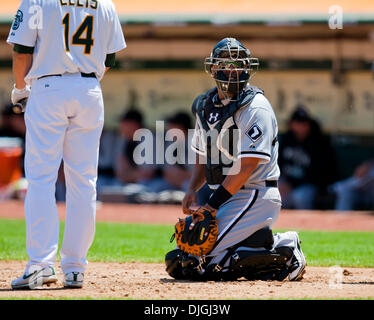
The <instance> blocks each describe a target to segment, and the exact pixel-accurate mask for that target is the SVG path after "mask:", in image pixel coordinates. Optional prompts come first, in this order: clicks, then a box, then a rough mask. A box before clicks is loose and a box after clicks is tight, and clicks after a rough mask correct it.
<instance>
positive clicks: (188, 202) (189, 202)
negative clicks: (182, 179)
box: [182, 190, 197, 215]
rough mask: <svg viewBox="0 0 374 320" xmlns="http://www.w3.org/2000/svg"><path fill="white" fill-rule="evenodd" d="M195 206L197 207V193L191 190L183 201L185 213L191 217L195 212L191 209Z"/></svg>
mask: <svg viewBox="0 0 374 320" xmlns="http://www.w3.org/2000/svg"><path fill="white" fill-rule="evenodd" d="M193 206H197V192H194V191H191V190H189V191H187V192H186V194H185V196H184V198H183V201H182V209H183V213H184V214H186V215H191V214H192V212H193V210H192V208H191V207H193Z"/></svg>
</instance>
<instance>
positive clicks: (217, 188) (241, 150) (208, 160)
mask: <svg viewBox="0 0 374 320" xmlns="http://www.w3.org/2000/svg"><path fill="white" fill-rule="evenodd" d="M258 66H259V62H258V59H257V58H253V57H251V53H250V51H249V50H248V49H247V48H246V47H244V45H243V44H242V43H240V42H239V41H238V40H236V39H234V38H225V39H223V40H221V41H220V42H218V43H217V44H216V46H215V47H214V48H213V51H212V53H211V55H210V56H209V57H208V58H206V59H205V70H206V72H207V73H208V74H209V75H210V76H212V78H213V79H214V80H215V82H216V86H215V87H214V88H212V89H210V90H208V91H207V92H205V93H204V94H202V95H200V96H198V97H197V98H196V99H195V101H194V102H193V105H192V112H193V114H194V115H195V118H196V125H195V132H194V136H193V139H192V144H191V146H192V149H193V150H194V151H195V152H196V154H197V161H196V164H195V166H194V171H193V175H192V178H191V181H190V184H189V188H188V191H187V192H186V195H185V197H184V199H183V203H182V206H183V212H184V213H185V214H186V215H188V217H187V218H186V219H180V220H179V222H177V224H176V225H175V233H174V236H175V239H176V242H177V248H176V249H175V250H172V251H170V252H168V253H167V254H166V257H165V263H166V271H167V272H168V274H169V275H170V276H171V277H173V278H175V279H187V280H235V279H238V278H241V277H245V278H247V279H250V280H279V281H283V280H284V279H286V278H288V279H289V280H291V281H297V280H301V279H302V277H303V274H304V272H305V266H306V260H305V257H304V254H303V252H302V250H301V247H300V239H299V237H298V234H297V232H285V233H278V234H275V235H273V232H272V226H273V225H274V223H275V222H276V220H277V218H278V214H279V212H280V209H281V198H280V194H279V190H278V184H277V181H278V178H279V175H280V170H279V167H278V164H277V159H278V141H277V135H278V125H277V120H276V117H275V114H274V111H273V109H272V107H271V104H270V103H269V101H268V100H267V99H266V98H265V96H264V92H263V91H262V90H261V89H259V88H257V87H254V86H251V85H250V84H249V80H250V79H251V77H252V76H253V75H254V73H255V72H256V71H257V69H258ZM205 183H207V184H208V185H209V187H210V189H212V190H213V191H214V192H213V193H212V195H211V197H210V198H209V200H208V202H207V203H206V204H205V205H204V206H202V207H200V208H199V209H198V210H191V207H192V205H193V204H194V203H195V202H196V198H197V192H198V190H199V189H200V188H201V187H202V186H203V185H204V184H205Z"/></svg>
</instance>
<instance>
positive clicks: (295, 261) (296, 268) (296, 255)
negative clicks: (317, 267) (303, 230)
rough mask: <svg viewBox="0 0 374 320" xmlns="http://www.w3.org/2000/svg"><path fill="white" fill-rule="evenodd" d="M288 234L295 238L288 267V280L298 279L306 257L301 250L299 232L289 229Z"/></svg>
mask: <svg viewBox="0 0 374 320" xmlns="http://www.w3.org/2000/svg"><path fill="white" fill-rule="evenodd" d="M289 234H290V236H291V237H292V238H294V239H295V243H296V247H295V249H294V250H293V257H292V259H291V266H290V269H291V270H292V271H291V272H290V274H289V275H288V279H289V280H290V281H300V280H301V279H302V278H303V276H304V273H305V266H306V259H305V256H304V253H303V251H302V250H301V247H300V244H301V241H300V239H299V234H298V233H297V232H296V231H290V232H289Z"/></svg>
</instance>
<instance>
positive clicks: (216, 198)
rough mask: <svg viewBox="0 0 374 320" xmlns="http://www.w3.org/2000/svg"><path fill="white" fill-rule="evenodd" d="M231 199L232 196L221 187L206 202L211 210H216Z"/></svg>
mask: <svg viewBox="0 0 374 320" xmlns="http://www.w3.org/2000/svg"><path fill="white" fill-rule="evenodd" d="M231 197H232V194H231V193H230V192H228V191H227V190H226V189H225V187H224V186H222V185H221V186H219V188H218V189H217V190H216V191H214V193H213V194H212V196H211V197H210V199H209V200H208V205H210V206H211V207H212V208H213V209H216V210H218V208H219V207H220V206H221V205H223V204H224V203H225V202H226V201H227V200H229V199H230V198H231Z"/></svg>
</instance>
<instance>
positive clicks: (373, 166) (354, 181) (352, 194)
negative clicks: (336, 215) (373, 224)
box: [332, 158, 374, 211]
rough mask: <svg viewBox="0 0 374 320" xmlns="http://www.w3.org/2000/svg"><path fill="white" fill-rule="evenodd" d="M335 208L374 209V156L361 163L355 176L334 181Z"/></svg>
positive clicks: (342, 209) (343, 209) (341, 209)
mask: <svg viewBox="0 0 374 320" xmlns="http://www.w3.org/2000/svg"><path fill="white" fill-rule="evenodd" d="M332 190H333V192H334V193H335V195H336V202H335V210H339V211H345V210H373V209H374V158H373V159H371V160H368V161H365V162H363V163H362V164H361V165H359V166H358V167H357V168H356V169H355V171H354V173H353V176H352V177H350V178H348V179H345V180H342V181H338V182H336V183H334V184H333V185H332Z"/></svg>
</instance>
